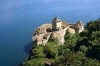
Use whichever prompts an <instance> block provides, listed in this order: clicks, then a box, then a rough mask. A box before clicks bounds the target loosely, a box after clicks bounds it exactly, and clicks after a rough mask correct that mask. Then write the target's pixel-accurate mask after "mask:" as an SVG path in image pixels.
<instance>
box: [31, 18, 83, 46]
mask: <svg viewBox="0 0 100 66" xmlns="http://www.w3.org/2000/svg"><path fill="white" fill-rule="evenodd" d="M83 28H84V25H83V23H82V22H81V21H78V22H77V23H76V24H67V23H66V22H63V21H62V20H60V19H59V18H58V17H55V18H54V19H53V20H52V24H51V23H50V24H43V25H41V26H40V27H38V28H37V29H36V31H35V33H34V34H33V36H32V40H33V42H35V44H36V45H40V44H43V45H45V44H46V43H47V42H48V40H49V39H50V36H51V35H52V36H53V37H54V38H57V40H58V44H59V45H63V44H64V42H65V39H64V37H65V34H66V33H72V34H75V33H80V32H82V31H83Z"/></svg>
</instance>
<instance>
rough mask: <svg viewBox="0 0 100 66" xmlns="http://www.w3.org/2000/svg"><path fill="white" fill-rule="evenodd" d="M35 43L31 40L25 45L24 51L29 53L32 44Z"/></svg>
mask: <svg viewBox="0 0 100 66" xmlns="http://www.w3.org/2000/svg"><path fill="white" fill-rule="evenodd" d="M33 44H34V43H33V42H32V41H31V42H29V43H27V44H26V45H25V46H24V51H25V53H27V54H28V53H29V51H30V49H31V48H32V45H33Z"/></svg>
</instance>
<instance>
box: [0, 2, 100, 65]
mask: <svg viewBox="0 0 100 66" xmlns="http://www.w3.org/2000/svg"><path fill="white" fill-rule="evenodd" d="M99 3H100V1H99V0H83V1H81V0H34V1H33V0H0V66H18V64H19V63H20V62H22V61H24V60H25V59H26V57H27V56H28V49H29V48H30V46H31V36H32V32H33V31H34V30H35V29H36V28H37V27H38V26H40V25H41V24H43V23H48V22H51V20H52V19H53V18H54V17H55V16H58V17H59V18H61V19H63V20H66V21H68V22H71V23H75V22H77V21H78V20H82V21H83V22H84V23H85V24H86V22H87V21H89V20H93V19H97V18H99V15H100V5H99Z"/></svg>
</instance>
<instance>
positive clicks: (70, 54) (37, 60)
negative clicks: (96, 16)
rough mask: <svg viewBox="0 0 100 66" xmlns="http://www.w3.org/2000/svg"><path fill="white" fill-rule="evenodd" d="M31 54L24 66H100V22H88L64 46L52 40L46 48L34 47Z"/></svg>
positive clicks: (70, 36) (69, 37)
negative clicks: (83, 28) (81, 30)
mask: <svg viewBox="0 0 100 66" xmlns="http://www.w3.org/2000/svg"><path fill="white" fill-rule="evenodd" d="M29 53H30V56H29V57H28V59H27V60H26V61H24V62H23V63H22V65H23V66H45V65H46V64H48V65H49V66H100V56H99V55H100V21H90V22H88V23H87V25H86V27H85V30H84V31H83V32H82V33H80V34H79V33H77V34H74V35H70V34H67V35H66V36H65V43H64V45H57V41H56V38H51V39H50V41H49V42H48V44H46V46H42V45H40V46H33V47H32V49H31V50H30V52H29ZM46 59H49V61H48V63H47V60H46Z"/></svg>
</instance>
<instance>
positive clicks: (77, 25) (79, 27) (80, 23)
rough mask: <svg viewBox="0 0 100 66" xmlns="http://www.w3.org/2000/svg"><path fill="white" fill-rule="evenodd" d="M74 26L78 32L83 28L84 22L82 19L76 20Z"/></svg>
mask: <svg viewBox="0 0 100 66" xmlns="http://www.w3.org/2000/svg"><path fill="white" fill-rule="evenodd" d="M76 28H77V32H78V33H80V32H82V31H83V30H84V24H83V23H82V21H78V22H77V23H76Z"/></svg>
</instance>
